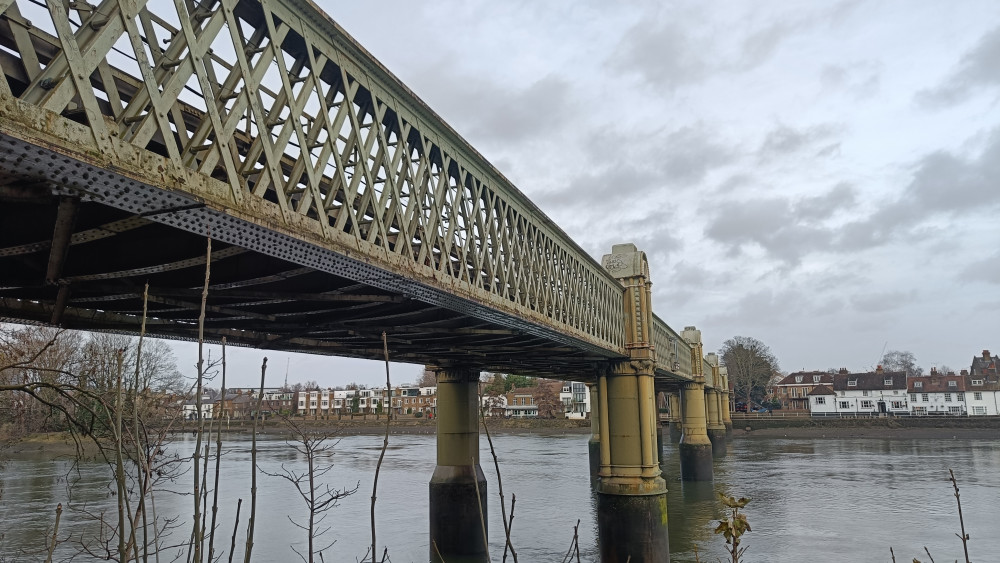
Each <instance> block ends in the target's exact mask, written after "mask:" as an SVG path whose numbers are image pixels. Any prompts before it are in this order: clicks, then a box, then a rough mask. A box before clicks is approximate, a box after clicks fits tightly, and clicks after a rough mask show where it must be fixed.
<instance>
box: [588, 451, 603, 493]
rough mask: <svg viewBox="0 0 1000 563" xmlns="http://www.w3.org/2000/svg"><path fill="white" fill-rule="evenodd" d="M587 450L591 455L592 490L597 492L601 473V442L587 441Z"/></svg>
mask: <svg viewBox="0 0 1000 563" xmlns="http://www.w3.org/2000/svg"><path fill="white" fill-rule="evenodd" d="M587 450H588V452H589V455H590V488H591V490H595V491H596V490H597V483H598V482H599V481H600V473H601V441H600V440H595V439H594V438H591V439H590V440H588V441H587Z"/></svg>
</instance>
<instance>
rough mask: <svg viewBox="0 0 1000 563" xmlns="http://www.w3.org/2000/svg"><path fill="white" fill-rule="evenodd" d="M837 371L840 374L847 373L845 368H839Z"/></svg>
mask: <svg viewBox="0 0 1000 563" xmlns="http://www.w3.org/2000/svg"><path fill="white" fill-rule="evenodd" d="M838 373H840V375H847V368H840V371H839V372H838Z"/></svg>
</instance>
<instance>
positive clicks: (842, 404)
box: [840, 401, 851, 409]
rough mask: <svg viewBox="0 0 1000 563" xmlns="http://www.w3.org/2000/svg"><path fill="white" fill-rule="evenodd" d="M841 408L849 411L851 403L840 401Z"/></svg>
mask: <svg viewBox="0 0 1000 563" xmlns="http://www.w3.org/2000/svg"><path fill="white" fill-rule="evenodd" d="M840 408H842V409H849V408H851V403H849V402H848V401H840Z"/></svg>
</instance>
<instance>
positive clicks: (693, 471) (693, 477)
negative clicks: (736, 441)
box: [678, 442, 714, 481]
mask: <svg viewBox="0 0 1000 563" xmlns="http://www.w3.org/2000/svg"><path fill="white" fill-rule="evenodd" d="M678 450H679V452H678V453H680V458H681V479H683V480H685V481H711V480H712V478H713V476H714V473H713V470H712V444H711V443H707V444H685V443H684V442H681V444H680V446H678Z"/></svg>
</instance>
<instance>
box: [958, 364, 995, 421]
mask: <svg viewBox="0 0 1000 563" xmlns="http://www.w3.org/2000/svg"><path fill="white" fill-rule="evenodd" d="M998 365H1000V357H997V356H993V355H991V354H990V351H989V350H983V354H982V355H981V356H976V357H974V358H972V369H971V370H970V371H971V373H968V372H965V370H963V375H965V376H966V377H965V384H966V393H965V401H966V405H968V409H969V414H970V415H973V416H984V415H985V416H996V415H1000V373H998V370H997V366H998Z"/></svg>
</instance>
